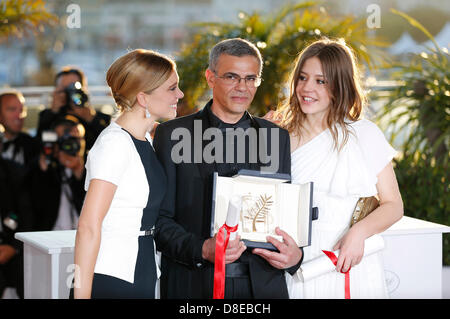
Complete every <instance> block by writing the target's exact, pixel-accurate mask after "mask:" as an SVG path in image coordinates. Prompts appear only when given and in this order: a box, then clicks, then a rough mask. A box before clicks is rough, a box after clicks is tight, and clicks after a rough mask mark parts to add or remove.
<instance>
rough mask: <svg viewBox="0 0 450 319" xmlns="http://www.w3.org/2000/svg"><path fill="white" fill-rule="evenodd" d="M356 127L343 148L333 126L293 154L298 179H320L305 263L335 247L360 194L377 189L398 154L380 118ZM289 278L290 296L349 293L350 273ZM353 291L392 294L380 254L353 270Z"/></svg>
mask: <svg viewBox="0 0 450 319" xmlns="http://www.w3.org/2000/svg"><path fill="white" fill-rule="evenodd" d="M350 126H351V131H352V132H353V134H350V135H349V139H348V141H347V143H346V144H345V146H344V147H343V149H342V150H341V151H340V152H339V153H338V152H337V151H336V150H335V149H333V138H332V135H331V133H330V131H329V130H328V129H327V130H325V131H323V132H322V133H321V134H319V135H318V136H316V137H315V138H314V139H313V140H311V141H310V142H308V143H306V144H305V145H302V146H301V147H299V148H298V149H296V150H295V151H294V152H293V153H292V154H291V161H292V162H291V163H292V164H291V173H292V183H300V184H301V183H306V182H310V181H312V182H314V200H313V201H314V203H313V205H314V206H316V207H318V208H319V219H318V220H315V221H313V222H312V236H311V246H309V247H305V248H304V259H303V262H307V261H308V260H311V259H314V258H316V257H318V256H322V255H324V254H323V252H322V250H329V251H331V250H332V248H333V246H334V245H335V244H336V243H337V241H338V240H339V239H340V238H341V237H342V236H343V235H344V234H345V233H346V232H347V231H348V229H349V224H350V219H351V216H352V213H353V209H354V208H355V205H356V202H357V200H358V198H360V197H368V196H373V195H375V194H377V189H376V184H377V175H378V173H380V172H381V170H382V169H383V168H384V167H386V165H387V164H388V163H389V162H390V161H391V160H392V158H393V157H394V155H395V153H396V151H395V150H394V149H393V148H392V147H391V146H390V145H389V143H388V142H387V141H386V138H385V137H384V135H383V133H382V132H381V130H380V129H379V128H378V127H377V126H376V125H375V124H374V123H372V122H370V121H368V120H359V121H357V122H353V123H351V124H350ZM340 138H342V136H340ZM330 262H331V261H330ZM299 271H301V270H300V269H299ZM286 281H287V286H288V291H289V297H290V298H308V299H309V298H327V299H328V298H344V297H345V275H344V274H341V273H337V272H336V271H335V270H334V271H332V272H330V273H327V274H325V275H322V276H319V277H316V278H315V279H311V280H310V281H307V282H305V283H303V282H301V281H300V279H299V277H298V276H297V274H295V275H294V276H291V275H289V274H288V273H286ZM350 295H351V298H352V299H353V298H355V299H356V298H388V297H389V296H388V292H387V288H386V283H385V277H384V269H383V263H382V259H381V254H380V253H375V254H372V255H369V256H366V257H364V258H363V259H362V261H361V263H360V264H358V265H356V266H355V267H353V268H352V269H351V270H350Z"/></svg>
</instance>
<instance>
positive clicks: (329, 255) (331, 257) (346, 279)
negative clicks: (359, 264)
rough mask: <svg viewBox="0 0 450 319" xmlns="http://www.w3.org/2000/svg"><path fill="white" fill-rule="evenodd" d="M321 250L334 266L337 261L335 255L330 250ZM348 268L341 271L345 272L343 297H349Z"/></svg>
mask: <svg viewBox="0 0 450 319" xmlns="http://www.w3.org/2000/svg"><path fill="white" fill-rule="evenodd" d="M322 251H323V253H324V254H325V255H327V257H328V258H330V259H331V262H332V263H333V264H334V265H335V266H336V264H337V261H338V259H337V257H336V255H335V254H334V253H333V252H332V251H327V250H322ZM350 269H351V268H350ZM350 269H349V270H347V272H344V273H343V274H345V299H350Z"/></svg>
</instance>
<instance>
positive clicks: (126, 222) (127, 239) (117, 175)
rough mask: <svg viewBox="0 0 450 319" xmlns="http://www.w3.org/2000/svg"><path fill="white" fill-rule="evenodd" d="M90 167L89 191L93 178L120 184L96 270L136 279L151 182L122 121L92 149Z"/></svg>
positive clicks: (104, 229) (105, 222)
mask: <svg viewBox="0 0 450 319" xmlns="http://www.w3.org/2000/svg"><path fill="white" fill-rule="evenodd" d="M86 170H87V172H86V182H85V189H86V191H87V190H88V187H89V183H90V181H91V180H92V179H100V180H104V181H107V182H110V183H113V184H115V185H117V190H116V192H115V194H114V198H113V200H112V203H111V206H110V208H109V210H108V212H107V214H106V216H105V218H104V220H103V223H102V234H101V242H100V250H99V252H98V257H97V263H96V264H95V269H94V272H95V273H99V274H105V275H110V276H113V277H117V278H120V279H123V280H126V281H128V282H130V283H133V282H134V270H135V266H136V259H137V254H138V248H139V245H138V237H139V235H140V228H141V219H142V214H143V209H144V208H145V207H146V205H147V201H148V195H149V185H148V181H147V177H146V174H145V169H144V166H143V165H142V161H141V158H140V156H139V153H138V152H137V150H136V147H135V146H134V143H133V140H132V139H131V137H130V135H129V134H128V133H127V132H125V131H124V130H122V128H121V127H120V126H119V125H118V124H116V123H114V122H113V123H111V124H110V125H109V126H108V127H107V128H105V129H104V130H103V131H102V132H101V134H100V135H99V137H98V138H97V140H96V141H95V144H94V146H93V147H92V149H91V150H90V151H89V155H88V159H87V162H86Z"/></svg>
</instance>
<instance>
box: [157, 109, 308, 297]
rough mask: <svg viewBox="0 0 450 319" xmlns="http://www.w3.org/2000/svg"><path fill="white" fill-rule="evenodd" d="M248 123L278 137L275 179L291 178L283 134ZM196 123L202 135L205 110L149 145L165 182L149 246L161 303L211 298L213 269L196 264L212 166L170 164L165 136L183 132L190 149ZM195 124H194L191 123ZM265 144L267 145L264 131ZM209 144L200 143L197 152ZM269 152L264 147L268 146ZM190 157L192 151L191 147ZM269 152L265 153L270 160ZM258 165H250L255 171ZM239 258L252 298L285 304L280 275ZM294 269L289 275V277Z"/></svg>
mask: <svg viewBox="0 0 450 319" xmlns="http://www.w3.org/2000/svg"><path fill="white" fill-rule="evenodd" d="M209 105H211V101H210V102H209V104H208V105H207V107H208V106H209ZM250 117H251V121H252V126H253V127H255V128H276V129H278V130H279V131H278V132H279V150H275V151H279V154H280V158H279V168H278V171H277V172H278V173H288V174H290V172H291V157H290V142H289V134H288V132H287V131H286V130H284V129H281V128H279V127H278V126H276V125H275V124H273V123H271V122H269V121H266V120H264V119H261V118H257V117H252V116H250ZM195 120H199V121H201V123H202V132H201V133H203V131H205V129H207V128H208V127H210V122H209V120H208V114H207V110H206V107H205V108H204V109H203V110H201V111H199V112H197V113H195V114H191V115H188V116H185V117H181V118H177V119H174V120H172V121H168V122H165V123H162V124H160V125H159V126H158V127H157V129H156V132H155V138H154V142H153V145H154V147H155V151H156V154H157V156H158V158H159V160H160V162H161V164H162V165H163V167H164V169H165V173H166V175H167V178H168V183H167V184H168V190H167V193H166V197H165V199H164V201H163V203H162V205H161V211H160V216H159V218H158V221H157V223H156V228H157V234H156V236H155V241H156V245H157V249H158V250H159V251H161V252H162V267H161V268H162V275H161V297H162V298H212V292H213V275H214V265H213V264H212V263H210V262H208V261H206V260H204V259H203V258H202V246H203V242H204V241H205V240H206V239H208V238H210V229H211V205H212V176H213V172H214V170H215V165H214V164H208V163H206V162H203V161H202V162H201V163H194V161H191V162H190V163H179V164H175V163H174V162H173V161H172V157H171V152H172V147H173V145H175V144H176V143H178V142H179V141H178V140H175V141H172V140H171V134H172V132H173V131H174V130H175V129H176V128H185V129H187V130H188V131H189V132H190V133H191V134H190V136H191V145H194V141H193V138H194V135H195V133H194V121H195ZM197 123H200V122H197ZM267 131H268V135H267V140H268V141H270V130H267ZM209 142H210V141H209V140H206V141H203V142H202V144H203V147H202V149H203V148H204V147H205V145H207V144H208V143H209ZM269 147H270V143H269ZM191 152H192V157H193V156H194V154H193V153H194V152H195V151H194V147H192V150H191ZM270 152H271V150H269V154H270ZM258 166H260V164H256V167H254V168H257V167H258ZM241 258H244V259H246V261H247V262H248V263H249V271H250V278H251V282H252V290H253V294H254V297H255V298H257V299H259V298H288V293H287V287H286V282H285V277H284V271H282V270H278V269H275V268H273V267H272V266H271V265H270V264H268V263H267V262H266V261H265V260H264V259H263V258H261V257H259V256H257V255H254V254H252V253H251V252H248V251H246V252H244V254H243V255H242V256H241ZM299 265H300V263H299V264H298V265H297V266H296V267H294V269H292V271H293V272H295V271H296V270H297V269H298V267H299Z"/></svg>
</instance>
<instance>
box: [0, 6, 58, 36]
mask: <svg viewBox="0 0 450 319" xmlns="http://www.w3.org/2000/svg"><path fill="white" fill-rule="evenodd" d="M0 21H1V24H0V42H2V41H5V40H6V39H7V38H8V37H9V36H15V37H18V38H22V37H23V36H24V35H28V33H29V32H33V33H35V32H36V31H40V32H43V30H44V29H43V28H44V25H45V24H52V23H55V22H57V17H56V16H54V15H53V14H51V13H49V12H48V11H47V10H46V9H45V3H44V1H42V0H3V1H2V2H1V3H0Z"/></svg>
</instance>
